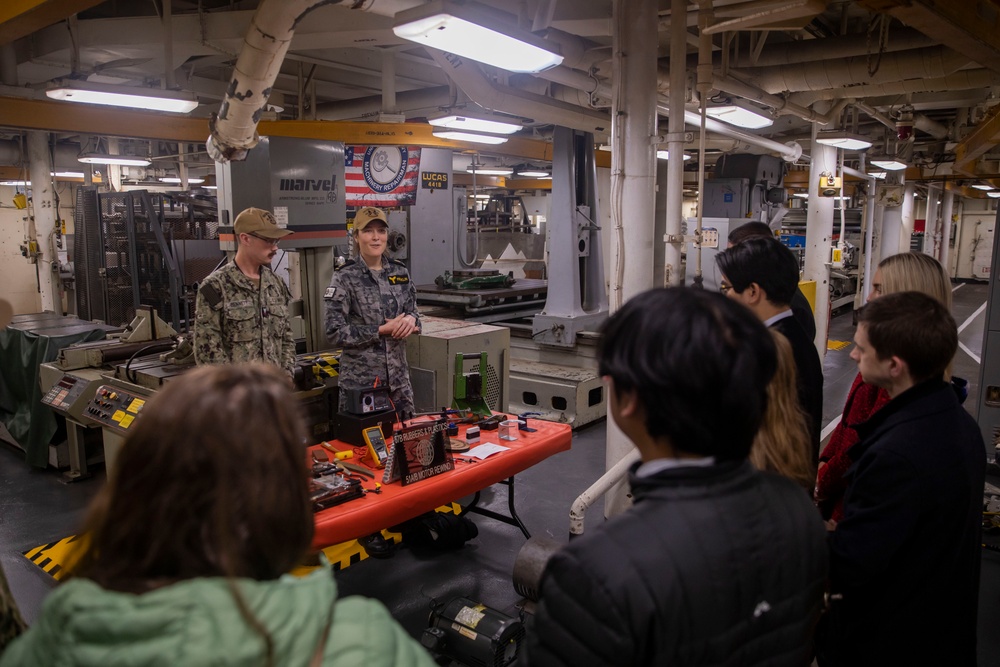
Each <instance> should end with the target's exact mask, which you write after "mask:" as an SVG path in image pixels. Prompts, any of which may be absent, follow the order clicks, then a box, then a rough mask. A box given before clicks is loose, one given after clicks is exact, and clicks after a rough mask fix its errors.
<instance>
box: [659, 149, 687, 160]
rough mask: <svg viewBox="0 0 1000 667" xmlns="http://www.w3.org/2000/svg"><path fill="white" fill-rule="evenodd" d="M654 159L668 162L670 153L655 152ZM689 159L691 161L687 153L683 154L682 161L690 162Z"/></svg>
mask: <svg viewBox="0 0 1000 667" xmlns="http://www.w3.org/2000/svg"><path fill="white" fill-rule="evenodd" d="M656 157H658V158H659V159H661V160H669V159H670V151H656ZM690 159H691V156H690V155H688V154H687V153H684V160H685V161H687V160H690Z"/></svg>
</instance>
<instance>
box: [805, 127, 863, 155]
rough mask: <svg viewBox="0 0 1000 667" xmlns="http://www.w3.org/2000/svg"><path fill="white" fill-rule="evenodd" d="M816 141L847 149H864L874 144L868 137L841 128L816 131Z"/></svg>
mask: <svg viewBox="0 0 1000 667" xmlns="http://www.w3.org/2000/svg"><path fill="white" fill-rule="evenodd" d="M816 142H817V143H820V144H825V145H827V146H833V147H834V148H842V149H844V150H845V151H863V150H864V149H866V148H871V146H872V142H871V141H869V140H868V139H867V138H866V137H863V136H861V135H860V134H854V133H852V132H843V131H841V130H820V131H819V132H817V133H816Z"/></svg>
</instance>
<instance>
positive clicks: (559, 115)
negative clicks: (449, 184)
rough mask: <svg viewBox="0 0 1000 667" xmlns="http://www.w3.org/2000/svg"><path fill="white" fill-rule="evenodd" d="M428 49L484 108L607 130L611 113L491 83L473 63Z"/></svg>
mask: <svg viewBox="0 0 1000 667" xmlns="http://www.w3.org/2000/svg"><path fill="white" fill-rule="evenodd" d="M428 52H429V53H430V54H431V58H433V59H434V62H436V63H437V64H438V66H439V67H441V69H442V70H444V71H445V72H447V73H448V75H449V76H450V77H451V78H452V80H454V81H455V83H456V84H457V85H458V87H459V88H460V89H461V90H462V92H464V93H465V94H466V95H468V97H469V99H470V100H472V101H473V102H475V103H476V104H478V105H479V106H481V107H483V108H484V109H498V110H502V111H504V112H505V113H508V114H511V115H514V116H521V117H523V118H531V119H533V120H534V121H536V122H538V123H542V124H552V125H561V126H562V127H568V128H572V129H575V130H582V131H584V132H591V133H594V134H597V135H601V136H606V135H608V134H609V133H610V132H611V116H610V115H608V114H606V113H604V112H601V111H595V110H592V109H585V108H583V107H579V106H575V105H570V104H566V103H564V102H559V101H557V100H553V99H551V98H548V97H545V96H543V95H538V94H535V93H531V92H528V91H523V90H518V89H516V88H512V87H510V86H505V85H502V84H498V83H494V82H492V81H490V80H489V79H487V78H486V75H485V74H483V72H482V70H480V69H479V67H478V66H477V65H475V64H474V63H471V62H466V61H464V60H462V59H461V58H456V57H454V56H451V55H450V54H445V53H444V52H442V51H439V50H437V49H428Z"/></svg>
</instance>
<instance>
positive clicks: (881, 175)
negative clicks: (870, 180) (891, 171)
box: [868, 171, 887, 181]
mask: <svg viewBox="0 0 1000 667" xmlns="http://www.w3.org/2000/svg"><path fill="white" fill-rule="evenodd" d="M886 174H887V172H884V171H869V172H868V175H869V176H874V177H875V178H877V179H878V180H880V181H884V180H885V177H886Z"/></svg>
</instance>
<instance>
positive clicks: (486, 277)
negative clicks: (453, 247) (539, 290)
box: [434, 269, 517, 290]
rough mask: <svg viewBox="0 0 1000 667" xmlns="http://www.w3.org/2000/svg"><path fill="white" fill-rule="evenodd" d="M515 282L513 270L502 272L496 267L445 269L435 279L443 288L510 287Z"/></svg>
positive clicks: (435, 282) (436, 283)
mask: <svg viewBox="0 0 1000 667" xmlns="http://www.w3.org/2000/svg"><path fill="white" fill-rule="evenodd" d="M515 282H517V281H515V280H514V274H513V272H511V273H508V274H503V273H500V272H499V271H497V270H495V269H463V270H461V271H455V272H451V271H445V272H444V275H440V276H438V277H437V278H435V279H434V284H435V285H437V286H438V287H441V288H443V289H458V290H468V289H479V288H486V289H488V288H491V287H510V286H511V285H513V284H514V283H515Z"/></svg>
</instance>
